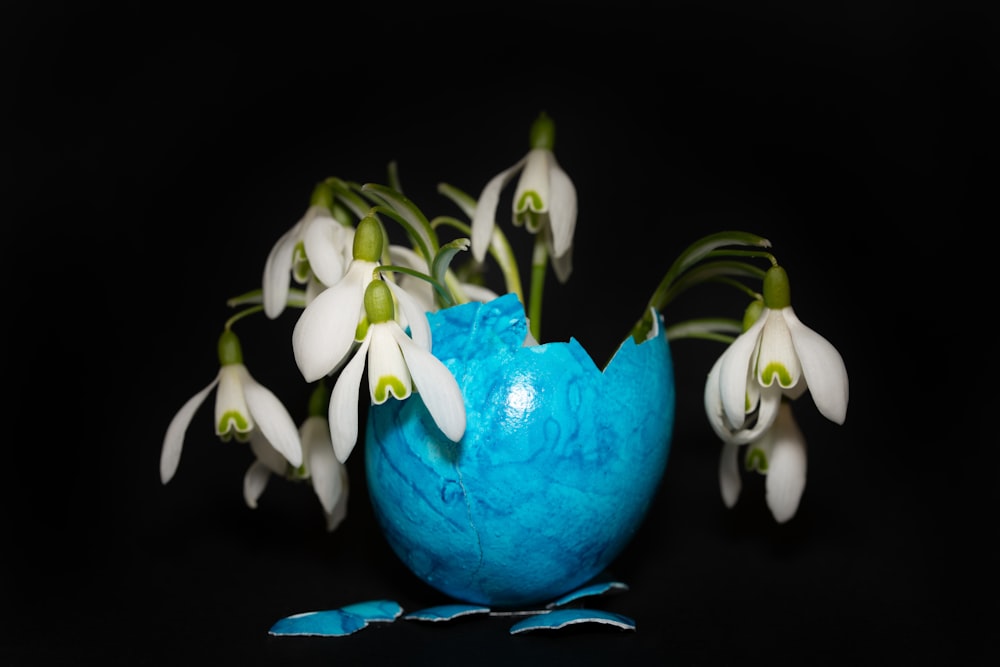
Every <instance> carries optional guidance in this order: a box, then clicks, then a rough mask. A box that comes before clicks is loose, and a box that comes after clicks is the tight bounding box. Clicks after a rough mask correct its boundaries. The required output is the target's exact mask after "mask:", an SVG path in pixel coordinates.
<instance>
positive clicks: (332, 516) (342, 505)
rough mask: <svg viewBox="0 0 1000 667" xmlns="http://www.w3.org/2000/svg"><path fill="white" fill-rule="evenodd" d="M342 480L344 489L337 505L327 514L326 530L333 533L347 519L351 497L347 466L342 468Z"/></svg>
mask: <svg viewBox="0 0 1000 667" xmlns="http://www.w3.org/2000/svg"><path fill="white" fill-rule="evenodd" d="M340 479H341V486H342V488H343V489H344V490H343V492H342V493H341V494H340V497H339V498H337V502H336V504H335V505H334V506H333V510H331V511H330V512H327V514H326V529H327V531H328V532H333V531H334V530H336V529H337V527H338V526H339V525H340V524H341V523H343V521H344V519H346V518H347V498H348V496H349V495H350V494H349V493H348V489H349V484H348V481H347V468H346V467H345V466H343V465H342V466H340Z"/></svg>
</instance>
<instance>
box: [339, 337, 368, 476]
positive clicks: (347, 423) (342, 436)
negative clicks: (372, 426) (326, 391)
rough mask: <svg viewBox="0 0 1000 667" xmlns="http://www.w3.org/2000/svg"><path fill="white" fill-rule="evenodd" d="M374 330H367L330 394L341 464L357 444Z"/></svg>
mask: <svg viewBox="0 0 1000 667" xmlns="http://www.w3.org/2000/svg"><path fill="white" fill-rule="evenodd" d="M373 328H374V327H369V328H368V333H367V334H366V335H365V338H364V340H363V341H361V345H359V346H358V349H357V351H355V353H354V356H353V357H351V360H350V361H349V362H347V365H346V366H344V369H343V370H342V371H341V372H340V377H338V378H337V383H336V384H335V385H333V391H332V392H331V393H330V408H329V421H330V439H331V442H332V443H333V452H334V454H336V455H337V460H338V461H340V462H341V463H343V462H344V461H346V460H347V457H348V456H350V455H351V451H352V450H353V449H354V445H355V444H356V443H357V441H358V393H359V391H360V387H361V376H362V374H363V373H364V370H365V360H366V358H367V357H368V346H369V344H370V343H371V340H372V329H373Z"/></svg>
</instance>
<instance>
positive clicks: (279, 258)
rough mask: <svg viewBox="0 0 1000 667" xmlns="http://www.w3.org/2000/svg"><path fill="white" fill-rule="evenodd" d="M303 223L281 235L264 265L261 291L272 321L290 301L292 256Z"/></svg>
mask: <svg viewBox="0 0 1000 667" xmlns="http://www.w3.org/2000/svg"><path fill="white" fill-rule="evenodd" d="M301 226H302V225H301V221H300V222H298V223H296V224H295V225H294V226H293V227H292V228H291V229H289V230H288V231H287V232H285V233H284V234H282V235H281V237H280V238H279V239H278V241H277V242H276V243H275V244H274V246H272V247H271V252H269V253H268V255H267V261H266V262H265V263H264V278H263V282H262V283H261V291H262V292H263V295H264V314H265V315H267V316H268V317H269V318H270V319H272V320H273V319H274V318H276V317H278V315H281V313H282V312H283V311H284V310H285V302H286V301H287V300H288V284H289V281H290V280H291V276H290V275H289V274H290V273H291V270H292V254H293V252H294V250H295V244H296V243H298V241H299V231H300V229H301Z"/></svg>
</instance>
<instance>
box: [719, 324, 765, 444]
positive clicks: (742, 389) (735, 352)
mask: <svg viewBox="0 0 1000 667" xmlns="http://www.w3.org/2000/svg"><path fill="white" fill-rule="evenodd" d="M767 317H768V309H767V308H765V309H764V310H763V312H762V313H761V315H760V317H759V318H757V321H756V322H754V323H753V324H752V325H751V326H750V328H749V329H747V330H746V331H744V332H743V333H742V334H740V335H739V336H737V338H736V340H734V341H733V342H732V343H730V344H729V347H727V348H726V350H725V351H724V352H723V353H722V357H721V359H720V363H721V365H720V366H719V391H720V395H721V398H722V409H723V410H725V413H726V418H727V419H728V420H729V422H730V423H731V424H733V425H735V426H739V425H740V424H742V423H743V421H744V419H745V417H746V397H747V372H748V369H749V368H750V363H751V359H752V357H753V353H754V351H755V350H756V349H757V339H758V336H759V335H760V332H761V330H762V329H763V328H764V323H765V322H766V321H767Z"/></svg>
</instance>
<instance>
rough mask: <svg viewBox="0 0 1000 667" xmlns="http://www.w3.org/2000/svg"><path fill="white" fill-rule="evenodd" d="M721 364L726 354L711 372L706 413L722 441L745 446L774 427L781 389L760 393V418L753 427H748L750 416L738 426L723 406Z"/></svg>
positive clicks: (705, 396)
mask: <svg viewBox="0 0 1000 667" xmlns="http://www.w3.org/2000/svg"><path fill="white" fill-rule="evenodd" d="M721 367H722V357H719V358H718V359H717V360H716V361H715V363H714V364H712V369H711V370H710V371H709V372H708V379H707V380H706V381H705V392H704V397H703V401H704V406H705V415H706V417H708V423H709V425H710V426H711V427H712V430H713V431H715V434H716V435H717V436H719V439H720V440H722V441H723V442H724V443H730V444H733V445H745V444H747V443H749V442H753V441H754V440H756V439H757V438H759V437H760V436H761V434H762V433H763V432H764V431H766V430H767V429H768V428H770V426H771V422H773V421H774V414H775V412H776V410H777V405H778V403H779V402H780V400H781V390H780V389H778V388H777V387H775V388H774V390H773V391H770V390H765V391H763V392H757V393H756V397H757V408H756V409H757V416H756V417H757V418H756V420H755V421H754V422H753V423H752V424H751V426H750V427H749V428H744V422H745V421H746V419H744V420H743V421H741V422H740V423H739V424H738V425H734V424H732V423H730V421H729V418H728V417H727V416H726V413H725V410H723V408H722V393H721V389H720V386H719V369H720V368H721ZM744 417H745V415H744Z"/></svg>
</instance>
